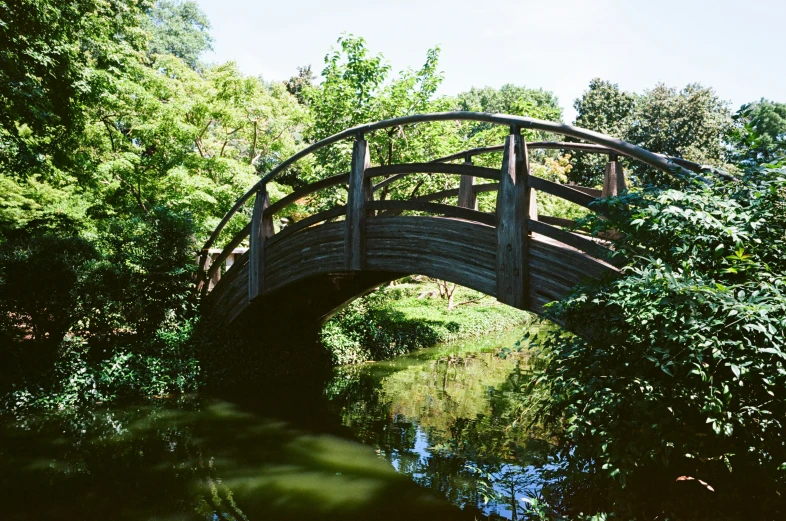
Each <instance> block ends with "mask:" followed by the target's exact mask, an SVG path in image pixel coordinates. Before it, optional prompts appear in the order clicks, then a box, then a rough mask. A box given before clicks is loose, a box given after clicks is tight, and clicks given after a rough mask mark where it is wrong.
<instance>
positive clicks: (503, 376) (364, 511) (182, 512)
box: [0, 330, 550, 521]
mask: <svg viewBox="0 0 786 521" xmlns="http://www.w3.org/2000/svg"><path fill="white" fill-rule="evenodd" d="M522 335H523V332H522V331H521V330H516V331H513V332H510V333H507V334H504V335H500V336H489V337H485V338H481V339H474V340H470V341H464V342H459V343H454V344H449V345H443V346H438V347H435V348H430V349H425V350H421V351H418V352H416V353H413V354H411V355H408V356H404V357H400V358H397V359H395V360H392V361H388V362H378V363H369V364H363V365H358V366H346V367H339V368H337V369H335V370H334V371H333V373H332V374H331V375H330V377H329V378H326V379H313V380H312V379H308V378H304V379H302V380H301V381H298V382H289V383H286V384H283V383H281V382H272V381H271V382H264V381H263V382H255V383H254V384H253V385H247V386H244V388H243V390H242V392H240V391H237V392H234V393H231V394H228V395H222V396H221V397H216V396H208V395H204V394H203V395H191V396H178V397H158V398H156V399H151V400H149V401H146V402H143V403H136V404H133V405H125V406H122V407H119V406H113V407H107V408H98V409H92V410H79V411H74V410H71V411H60V412H57V413H47V414H36V415H27V416H21V417H16V418H10V417H7V416H6V417H0V497H4V498H5V499H4V501H2V504H3V507H4V518H5V519H11V520H28V519H30V520H44V519H117V520H126V519H128V520H143V519H155V520H187V519H201V520H211V521H219V520H232V521H235V520H263V519H275V520H289V519H293V520H294V519H337V520H339V519H341V520H344V519H397V520H402V519H429V520H434V519H467V520H472V519H486V518H491V519H518V518H520V516H521V514H522V512H523V509H524V507H525V501H524V498H527V497H532V496H534V495H536V494H537V491H538V490H539V488H540V486H541V484H542V479H543V478H542V476H541V473H542V469H543V468H545V467H546V466H547V463H546V462H547V454H548V453H549V449H550V446H549V444H548V443H547V442H546V441H544V440H543V439H541V438H539V437H538V436H536V435H535V433H530V432H526V431H524V430H523V429H521V428H518V427H512V426H513V425H515V424H516V421H517V420H518V418H519V416H520V414H521V407H522V405H521V404H522V403H523V400H522V399H523V397H524V394H523V393H524V388H523V372H524V370H525V369H526V366H527V363H528V361H527V355H526V353H525V354H519V353H516V352H514V353H512V354H510V355H507V356H501V355H500V349H501V348H504V347H511V346H513V344H514V343H515V341H516V340H518V339H520V338H521V337H522Z"/></svg>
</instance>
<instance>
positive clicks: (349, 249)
mask: <svg viewBox="0 0 786 521" xmlns="http://www.w3.org/2000/svg"><path fill="white" fill-rule="evenodd" d="M369 167H371V158H370V156H369V151H368V141H366V140H365V139H363V136H362V135H359V136H358V137H357V139H355V143H354V145H353V146H352V167H351V169H350V171H349V194H348V196H347V220H346V231H345V234H344V263H345V267H346V268H347V269H348V270H351V271H359V270H362V269H363V268H364V267H365V265H366V218H367V216H368V210H367V209H366V202H367V201H370V200H372V199H373V198H374V187H373V186H372V184H371V179H368V178H366V169H368V168H369Z"/></svg>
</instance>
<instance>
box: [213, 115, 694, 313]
mask: <svg viewBox="0 0 786 521" xmlns="http://www.w3.org/2000/svg"><path fill="white" fill-rule="evenodd" d="M446 120H460V121H483V122H488V123H492V124H497V125H505V126H509V127H510V134H509V135H508V136H507V137H506V139H505V143H504V144H503V145H499V146H492V147H484V148H476V149H471V150H465V151H462V152H459V153H456V154H453V155H450V156H445V157H442V158H439V159H436V160H434V161H432V162H428V163H405V164H393V165H384V166H372V165H371V161H370V154H369V149H368V142H367V141H366V139H365V135H366V134H367V133H370V132H374V131H375V130H381V129H386V128H391V127H398V126H401V125H409V124H416V123H427V122H431V121H446ZM525 129H533V130H541V131H546V132H551V133H556V134H561V135H565V136H570V137H573V138H578V139H583V140H585V141H589V143H574V142H533V143H526V141H525V140H524V139H523V137H522V135H521V131H522V130H525ZM348 138H354V143H353V151H352V162H351V168H350V172H349V173H344V174H339V175H334V176H331V177H328V178H325V179H322V180H320V181H317V182H315V183H312V184H309V185H307V186H305V187H303V188H301V189H299V190H296V191H295V192H293V193H291V194H289V195H287V196H285V197H284V198H282V199H280V200H279V201H276V202H275V203H273V204H271V203H270V199H269V196H268V193H267V188H266V187H267V183H268V182H270V181H272V180H274V179H275V177H276V176H277V175H278V174H280V173H281V172H282V171H284V170H286V169H287V168H289V167H291V166H292V165H293V164H295V163H296V162H297V161H299V160H300V159H302V158H304V157H306V156H308V155H310V154H313V153H314V152H316V151H318V150H320V149H322V148H324V147H327V146H330V145H332V144H333V143H336V142H338V141H341V140H344V139H348ZM531 149H561V150H569V151H583V152H590V153H597V154H605V155H607V156H608V162H607V166H606V175H605V179H604V185H603V189H602V190H597V189H593V188H586V187H577V186H571V185H563V184H558V183H554V182H552V181H548V180H546V179H542V178H539V177H535V176H532V175H530V172H529V159H528V150H531ZM494 152H502V153H503V158H502V168H501V169H493V168H487V167H482V166H476V165H474V164H473V161H472V158H473V157H476V156H478V155H482V154H488V153H494ZM619 156H625V157H628V158H632V159H634V160H637V161H640V162H643V163H645V164H647V165H649V166H651V167H653V168H656V169H658V170H661V171H663V172H667V173H672V172H674V171H675V170H677V169H686V170H688V171H690V172H694V173H696V174H698V173H701V172H702V171H704V170H705V167H702V166H701V165H697V164H695V163H691V162H687V161H684V160H677V159H675V158H669V157H666V156H663V155H660V154H654V153H652V152H649V151H647V150H644V149H641V148H639V147H636V146H634V145H631V144H630V143H626V142H624V141H621V140H619V139H615V138H612V137H609V136H605V135H602V134H598V133H596V132H592V131H589V130H585V129H580V128H577V127H572V126H570V125H565V124H562V123H553V122H547V121H541V120H536V119H531V118H524V117H519V116H507V115H499V114H485V113H472V112H451V113H437V114H425V115H419V116H408V117H403V118H395V119H391V120H386V121H381V122H378V123H372V124H368V125H361V126H359V127H355V128H352V129H348V130H346V131H344V132H341V133H339V134H336V135H334V136H331V137H329V138H326V139H324V140H322V141H319V142H317V143H315V144H313V145H311V146H310V147H307V148H305V149H304V150H302V151H300V152H298V153H297V154H295V155H294V156H292V157H290V158H289V159H287V160H286V161H284V162H282V163H281V164H280V165H278V166H277V167H276V168H274V169H273V170H271V171H270V172H269V173H267V174H266V175H264V176H263V177H262V178H261V179H260V181H259V182H258V183H257V184H255V185H254V186H253V187H252V188H251V189H250V190H249V191H248V192H246V193H245V194H244V195H243V196H242V197H241V198H240V199H238V201H237V202H236V203H235V205H234V206H233V207H232V208H231V209H230V211H229V212H228V213H227V214H226V215H225V216H224V218H223V219H222V220H221V222H220V223H219V225H218V226H217V227H216V229H215V231H214V232H213V234H212V235H211V236H210V238H209V239H208V241H207V242H206V243H205V245H204V247H203V249H202V251H201V256H200V261H199V266H200V270H199V271H200V274H201V278H200V281H199V286H200V288H201V291H202V294H203V295H204V294H206V293H207V292H208V291H209V290H210V289H211V288H212V287H213V286H214V285H215V283H217V281H218V278H219V277H220V274H221V272H222V270H224V271H226V270H228V269H229V267H230V266H227V261H229V262H230V263H232V262H235V257H236V256H237V255H238V254H237V252H238V251H239V250H238V248H239V247H240V245H241V244H242V243H243V242H244V241H245V240H246V239H247V238H248V239H249V245H250V248H249V250H248V253H247V254H246V255H247V257H243V260H244V261H245V262H247V263H248V268H249V269H248V288H249V292H248V297H249V300H253V299H255V298H256V297H257V296H258V295H260V294H261V293H263V292H264V289H265V280H264V278H265V267H264V256H265V253H264V252H265V249H266V248H267V247H270V246H272V245H273V244H275V243H276V242H278V241H280V240H283V239H285V238H286V237H287V236H290V235H292V234H294V233H297V232H299V231H301V230H303V229H305V228H308V227H311V226H314V225H317V224H319V223H323V222H326V221H334V220H337V219H341V218H343V219H344V221H345V223H346V224H345V241H344V243H345V244H344V246H345V267H346V269H347V270H349V271H356V270H362V269H363V268H364V266H365V255H366V246H365V243H366V238H365V230H366V225H367V221H368V219H376V218H384V217H386V216H393V215H399V214H401V213H402V212H405V211H413V212H425V213H432V214H438V215H442V216H445V217H453V218H458V219H465V220H470V221H474V222H477V223H479V224H482V225H486V226H493V227H496V229H497V239H498V240H497V245H498V248H497V263H498V266H497V286H498V288H497V289H498V292H497V293H498V298H499V300H500V301H502V302H505V303H508V304H511V305H514V306H518V307H522V303H523V299H524V295H525V293H526V277H525V275H524V273H523V268H522V267H523V266H525V265H526V259H527V244H526V243H527V240H528V237H529V236H530V234H531V233H536V234H539V235H543V236H546V237H549V238H551V239H553V240H556V241H559V242H561V243H563V244H567V245H568V246H570V247H572V248H575V249H578V250H581V251H583V252H585V253H588V254H590V255H600V254H601V250H602V245H599V244H598V242H597V241H595V240H593V239H591V238H589V237H585V236H582V235H580V234H577V233H573V231H572V230H570V229H565V228H566V227H570V226H571V225H572V224H573V222H572V221H569V220H565V219H560V218H556V217H551V216H538V215H537V210H536V204H535V200H536V192H537V191H541V192H544V193H548V194H551V195H553V196H556V197H559V198H562V199H565V200H567V201H570V202H572V203H574V204H577V205H580V206H583V207H585V208H588V209H590V210H592V211H602V208H601V207H600V206H599V205H596V204H593V203H594V202H595V201H596V199H597V198H598V197H605V196H609V195H616V194H617V193H619V192H621V191H623V190H624V189H625V178H624V172H623V170H622V166H621V164H620V162H619V161H618V158H619ZM456 160H463V163H458V164H457V163H451V162H450V161H456ZM412 174H429V175H431V174H448V175H458V176H460V182H459V186H458V188H453V189H447V190H442V191H439V192H435V193H431V194H425V195H422V196H418V197H412V198H410V199H407V200H375V199H374V193H375V192H377V191H379V190H380V189H382V188H383V187H386V186H388V185H390V184H392V183H395V182H396V181H398V180H399V179H402V178H404V177H406V176H408V175H412ZM697 177H699V176H697ZM378 178H383V179H382V180H381V181H379V182H377V184H373V180H375V179H378ZM476 179H483V180H486V181H492V182H486V183H483V184H475V180H476ZM338 185H344V186H348V189H347V200H346V204H345V205H337V206H334V207H333V208H330V209H328V210H324V211H321V212H317V213H315V214H313V215H310V216H308V217H306V218H304V219H302V220H300V221H298V222H296V223H294V224H291V225H289V226H286V227H285V228H283V229H281V230H280V231H279V232H278V233H275V230H274V226H273V222H274V221H273V218H274V216H275V214H276V213H278V212H280V211H281V210H283V209H284V208H286V207H287V206H289V205H290V204H292V203H295V202H297V201H299V200H301V199H303V198H305V197H308V196H311V195H313V194H314V193H316V192H318V191H320V190H325V189H328V188H331V187H334V186H338ZM484 192H497V200H496V209H495V212H494V213H486V212H480V211H478V209H477V208H478V206H477V196H478V194H479V193H484ZM252 197H254V206H253V212H252V218H251V222H249V223H248V224H247V225H246V226H245V227H244V228H243V229H242V230H241V231H240V232H239V233H238V234H236V235H235V236H234V237H233V238H232V239H231V240H230V241H229V243H227V244H226V246H225V247H224V248H223V249H222V250H221V251H220V253H218V254H216V253H215V251H216V249H214V248H212V246H213V244H214V243H215V242H216V240H217V239H218V237H219V235H220V234H221V232H222V231H223V229H224V227H225V226H226V224H227V223H228V222H229V220H230V219H231V218H232V217H233V216H234V215H235V214H236V213H237V212H238V211H239V210H240V209H241V208H243V206H244V205H245V204H247V203H248V202H249V201H250V199H251V198H252ZM450 197H457V198H458V204H457V205H455V206H454V205H449V204H444V203H438V202H434V201H438V200H444V199H446V198H450Z"/></svg>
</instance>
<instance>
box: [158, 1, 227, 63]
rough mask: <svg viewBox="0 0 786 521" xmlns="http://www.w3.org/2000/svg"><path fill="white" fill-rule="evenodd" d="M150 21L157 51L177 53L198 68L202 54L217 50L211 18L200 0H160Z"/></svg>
mask: <svg viewBox="0 0 786 521" xmlns="http://www.w3.org/2000/svg"><path fill="white" fill-rule="evenodd" d="M146 21H147V29H148V31H149V32H150V34H151V35H152V37H151V39H150V44H149V48H150V52H151V53H153V54H171V55H173V56H177V57H178V58H180V59H181V60H183V61H184V62H186V63H187V64H188V65H189V67H191V68H192V69H196V68H197V65H198V64H199V56H200V55H201V54H202V53H203V52H205V51H209V50H213V39H212V38H211V37H210V34H209V33H208V30H209V29H210V20H208V19H207V16H206V15H205V13H203V12H202V11H201V10H200V9H199V6H198V5H197V4H196V2H183V1H177V0H176V1H172V0H159V1H158V2H157V3H156V6H155V7H154V8H153V9H152V10H151V11H150V14H149V15H148V17H147V19H146Z"/></svg>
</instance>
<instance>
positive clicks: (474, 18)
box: [197, 0, 786, 122]
mask: <svg viewBox="0 0 786 521" xmlns="http://www.w3.org/2000/svg"><path fill="white" fill-rule="evenodd" d="M197 2H198V3H199V5H200V7H201V8H202V10H203V11H205V13H207V15H208V17H209V19H210V21H211V23H212V29H211V34H212V35H213V38H214V44H213V46H214V51H213V52H212V53H209V54H208V55H207V56H205V58H206V60H207V61H214V62H225V61H235V62H237V64H238V66H239V67H240V69H241V70H242V71H243V72H244V73H246V74H252V75H262V76H263V77H264V78H265V79H266V80H285V79H287V78H289V77H291V76H293V75H295V74H296V73H297V69H296V67H297V66H298V65H309V64H310V65H311V66H312V69H313V70H314V72H315V74H316V75H319V73H320V72H321V71H322V68H323V64H324V58H325V55H326V54H327V53H328V52H329V51H330V48H331V46H333V45H335V43H336V40H337V39H338V37H339V36H340V35H341V34H342V33H347V34H353V35H356V36H362V37H363V38H365V40H366V42H367V47H368V49H369V50H370V51H372V52H374V53H381V54H382V55H383V56H384V57H385V58H386V59H387V60H388V61H389V62H390V64H391V65H392V67H393V70H394V71H399V70H404V69H406V68H409V67H412V68H418V67H420V66H421V65H422V64H423V62H424V61H425V57H426V51H427V50H428V49H430V48H432V47H435V46H439V47H440V49H441V54H440V67H439V68H440V70H441V71H442V72H443V73H444V76H445V80H444V82H443V84H442V88H441V90H440V93H441V94H445V95H452V94H457V93H459V92H462V91H466V90H469V89H470V88H471V87H473V86H474V87H484V86H491V87H500V86H502V85H503V84H505V83H513V84H516V85H523V86H526V87H531V88H543V89H545V90H549V91H552V92H554V93H555V94H556V95H557V97H558V98H559V101H560V104H561V105H562V107H563V111H564V116H563V119H564V120H565V121H568V122H571V121H573V119H574V117H575V111H574V110H573V107H572V105H573V100H574V99H576V98H578V97H580V96H581V94H582V92H583V91H584V90H586V88H587V86H588V84H589V82H590V80H591V79H592V78H596V77H600V78H602V79H605V80H610V81H612V82H614V83H617V84H619V86H620V88H622V89H624V90H628V91H634V92H643V91H644V90H646V89H650V88H652V87H654V86H655V84H656V83H658V82H663V83H666V84H667V85H670V86H675V87H679V88H682V87H684V86H685V85H687V84H689V83H694V82H698V83H701V84H703V85H706V86H711V87H713V88H714V89H715V91H716V92H717V94H718V95H719V96H720V97H721V99H724V100H727V101H729V102H730V103H731V106H732V108H733V109H735V110H736V109H737V108H739V106H740V105H742V104H743V103H747V102H750V101H755V100H758V99H760V98H767V99H770V100H775V101H781V102H786V30H784V27H785V26H786V0H748V1H745V2H742V1H739V0H736V1H727V0H716V1H712V0H706V1H705V0H682V1H678V0H648V1H642V0H627V1H620V0H592V1H581V0H538V1H534V0H520V1H517V2H515V1H514V2H511V1H505V0H498V1H490V0H473V1H466V0H453V1H442V0H420V1H414V0H398V1H395V2H393V1H388V2H384V1H375V0H365V1H330V2H325V1H318V0H289V1H287V0H277V1H275V2H271V1H269V0H262V1H254V0H197Z"/></svg>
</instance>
